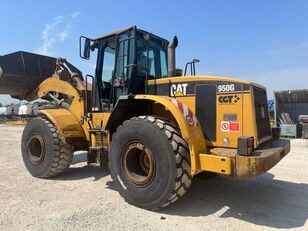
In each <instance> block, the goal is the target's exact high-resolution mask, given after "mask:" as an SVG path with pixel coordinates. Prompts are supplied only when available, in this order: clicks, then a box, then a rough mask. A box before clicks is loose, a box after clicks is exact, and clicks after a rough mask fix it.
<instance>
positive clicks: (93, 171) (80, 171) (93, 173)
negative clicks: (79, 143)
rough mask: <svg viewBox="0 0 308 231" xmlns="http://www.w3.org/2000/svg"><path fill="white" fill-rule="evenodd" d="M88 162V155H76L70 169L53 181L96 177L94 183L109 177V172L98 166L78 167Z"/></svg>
mask: <svg viewBox="0 0 308 231" xmlns="http://www.w3.org/2000/svg"><path fill="white" fill-rule="evenodd" d="M82 162H84V163H86V162H87V153H86V152H80V153H76V154H74V158H73V161H72V164H71V166H70V168H69V169H68V170H67V171H65V172H64V173H63V174H61V175H59V176H56V177H53V178H51V179H56V180H81V179H86V178H89V177H94V181H97V180H100V179H101V178H103V177H105V176H108V175H109V174H110V173H109V170H108V169H107V168H101V167H99V165H97V164H91V165H89V166H88V165H83V166H81V167H78V166H76V164H78V163H82Z"/></svg>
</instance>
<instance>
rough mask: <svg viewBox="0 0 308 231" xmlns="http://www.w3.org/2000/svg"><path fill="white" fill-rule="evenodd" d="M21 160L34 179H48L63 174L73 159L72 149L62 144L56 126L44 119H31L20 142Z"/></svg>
mask: <svg viewBox="0 0 308 231" xmlns="http://www.w3.org/2000/svg"><path fill="white" fill-rule="evenodd" d="M21 151H22V158H23V161H24V163H25V165H26V168H27V170H28V171H29V172H30V174H31V175H32V176H34V177H38V178H48V177H52V176H56V175H59V174H61V173H63V172H64V171H65V170H66V169H67V168H68V167H69V166H70V163H71V161H72V159H73V154H74V152H73V147H72V146H71V145H69V144H64V143H63V142H62V140H61V135H60V133H59V131H58V129H57V127H56V126H54V125H53V124H52V123H50V122H49V121H48V120H47V119H45V118H41V117H38V118H34V119H32V120H31V121H30V122H29V123H28V124H27V126H26V127H25V129H24V132H23V134H22V140H21Z"/></svg>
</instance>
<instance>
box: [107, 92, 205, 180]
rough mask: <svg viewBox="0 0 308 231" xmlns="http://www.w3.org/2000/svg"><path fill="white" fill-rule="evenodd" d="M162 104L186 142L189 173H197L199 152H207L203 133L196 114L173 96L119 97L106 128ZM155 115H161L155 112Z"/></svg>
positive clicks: (115, 125) (112, 128)
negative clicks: (189, 163)
mask: <svg viewBox="0 0 308 231" xmlns="http://www.w3.org/2000/svg"><path fill="white" fill-rule="evenodd" d="M158 105H159V106H163V107H164V108H165V110H167V111H169V112H170V113H171V115H172V116H173V118H174V120H175V122H176V123H177V124H178V126H179V129H180V131H181V134H182V137H183V139H185V141H186V142H187V144H188V146H189V151H190V159H191V171H192V172H191V174H192V175H195V174H197V173H198V168H197V166H199V163H198V161H199V158H198V156H197V155H198V154H199V153H202V152H203V153H204V152H207V148H206V144H205V139H204V135H203V133H202V129H201V127H200V125H199V122H198V120H197V118H196V116H195V115H194V114H193V113H192V112H191V110H190V109H189V108H188V107H187V106H186V105H185V104H183V103H181V102H180V101H177V100H176V99H175V98H169V97H166V96H156V95H136V96H134V97H133V98H130V97H120V99H119V100H118V103H117V104H116V106H115V108H114V110H113V112H112V113H111V115H110V118H109V120H108V123H107V125H106V129H110V130H115V128H116V127H117V126H118V125H119V123H122V122H123V121H124V120H126V119H129V118H130V117H131V116H138V115H146V114H145V113H147V112H149V111H147V110H146V109H147V108H148V107H151V108H153V107H156V106H158ZM155 115H156V116H162V117H164V115H163V114H161V115H160V114H159V112H156V114H155Z"/></svg>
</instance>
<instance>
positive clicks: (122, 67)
mask: <svg viewBox="0 0 308 231" xmlns="http://www.w3.org/2000/svg"><path fill="white" fill-rule="evenodd" d="M168 44H169V42H168V41H167V40H165V39H163V38H160V37H158V36H156V35H153V34H151V33H149V32H146V31H143V30H140V29H137V27H135V26H132V27H127V28H124V29H121V30H118V31H115V32H111V33H108V34H105V35H103V36H100V37H98V38H96V39H89V38H86V37H81V38H80V45H81V46H80V56H81V57H82V58H84V59H90V53H91V51H92V52H97V60H96V69H95V77H93V89H92V106H91V109H92V110H91V111H108V110H110V109H112V107H113V105H114V104H115V103H116V101H117V99H118V98H119V96H121V95H129V94H144V93H146V92H147V80H150V79H159V78H164V77H168V68H167V65H168V54H167V50H168Z"/></svg>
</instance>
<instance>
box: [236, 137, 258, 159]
mask: <svg viewBox="0 0 308 231" xmlns="http://www.w3.org/2000/svg"><path fill="white" fill-rule="evenodd" d="M253 151H254V138H253V136H240V137H239V138H238V140H237V154H238V155H241V156H251V155H252V153H253Z"/></svg>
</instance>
